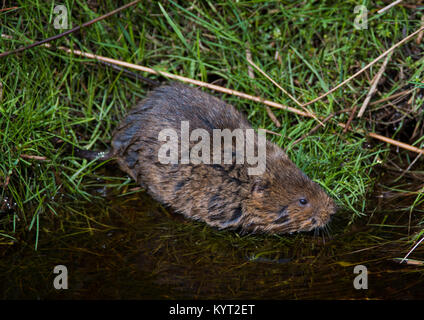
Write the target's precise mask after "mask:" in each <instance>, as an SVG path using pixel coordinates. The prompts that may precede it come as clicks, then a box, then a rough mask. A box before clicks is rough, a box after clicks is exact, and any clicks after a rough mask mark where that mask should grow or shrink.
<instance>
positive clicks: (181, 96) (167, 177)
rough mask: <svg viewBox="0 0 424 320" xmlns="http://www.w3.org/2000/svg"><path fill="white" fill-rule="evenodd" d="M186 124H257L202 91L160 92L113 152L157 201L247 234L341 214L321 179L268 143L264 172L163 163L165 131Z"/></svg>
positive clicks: (121, 132)
mask: <svg viewBox="0 0 424 320" xmlns="http://www.w3.org/2000/svg"><path fill="white" fill-rule="evenodd" d="M181 121H189V122H190V132H191V130H193V129H196V128H203V129H206V130H207V131H208V132H209V133H210V134H211V136H212V130H213V129H225V128H228V129H230V130H231V131H232V130H234V129H237V128H240V129H248V128H251V126H250V124H249V123H248V122H247V120H246V118H245V117H244V116H243V115H242V114H241V113H240V112H238V111H237V110H236V109H235V108H234V107H233V106H231V105H229V104H226V103H224V102H223V101H221V100H219V99H217V98H215V97H213V96H211V95H209V94H206V93H204V92H202V91H200V90H198V89H193V88H191V87H188V86H185V85H181V84H172V85H166V86H162V87H159V88H157V89H155V90H154V91H152V92H151V93H150V94H149V95H148V96H147V97H146V98H145V99H144V100H143V101H142V102H140V103H139V104H138V105H137V106H136V107H135V108H133V109H132V110H131V111H130V112H129V114H128V115H127V117H126V118H125V119H124V120H123V121H122V123H121V124H120V125H119V127H118V128H117V130H116V131H115V133H114V135H113V140H112V151H111V155H112V156H114V157H116V158H117V160H118V163H119V165H120V167H121V168H122V170H124V171H125V172H127V173H128V174H129V175H130V176H131V177H132V178H134V179H135V180H136V181H137V183H139V184H140V185H142V186H143V187H144V188H146V189H147V191H148V192H149V194H150V195H151V196H152V197H153V198H155V199H156V200H158V201H160V202H162V203H164V204H166V205H168V206H170V207H171V208H172V209H174V210H175V211H177V212H180V213H182V214H183V215H185V216H186V217H188V218H191V219H196V220H201V221H204V222H206V223H207V224H209V225H211V226H214V227H218V228H233V229H236V228H237V229H240V230H241V231H246V232H270V233H292V232H296V231H308V230H312V229H314V228H316V227H322V226H324V225H325V224H326V223H327V222H328V221H329V219H330V216H331V215H332V214H333V213H334V212H335V205H334V202H333V200H332V199H331V198H330V197H329V196H328V195H327V194H326V193H325V192H324V191H323V190H322V189H321V188H320V187H319V186H318V184H316V183H315V182H312V181H311V180H310V179H309V178H308V177H307V176H306V175H305V174H304V173H302V172H301V171H300V170H299V169H298V168H297V167H296V166H295V165H294V164H293V163H292V162H291V161H290V160H289V158H288V157H287V155H286V154H285V153H284V152H283V151H282V150H281V149H280V148H279V147H278V146H276V145H275V144H273V143H271V142H268V141H267V146H266V148H267V161H266V171H265V173H264V174H263V175H258V176H253V175H252V176H249V175H247V168H248V166H249V165H248V164H246V165H238V164H229V165H216V164H210V165H208V164H203V163H201V164H198V165H194V164H174V165H172V164H169V165H168V164H166V165H165V164H161V163H160V162H159V161H158V150H159V148H160V146H161V145H162V144H163V143H164V142H161V141H159V140H158V134H159V131H160V130H162V129H164V128H173V129H175V130H176V132H178V133H179V132H180V124H181ZM190 147H191V146H190ZM300 198H305V199H307V201H308V203H307V204H306V205H302V204H301V203H300V202H299V199H300Z"/></svg>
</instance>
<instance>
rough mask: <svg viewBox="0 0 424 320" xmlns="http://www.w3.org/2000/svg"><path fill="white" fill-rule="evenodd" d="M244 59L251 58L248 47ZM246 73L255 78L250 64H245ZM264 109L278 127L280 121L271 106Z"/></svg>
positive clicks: (249, 59)
mask: <svg viewBox="0 0 424 320" xmlns="http://www.w3.org/2000/svg"><path fill="white" fill-rule="evenodd" d="M246 59H247V61H251V60H252V53H251V52H250V50H249V48H247V49H246ZM247 74H248V76H249V78H250V79H255V73H254V72H253V69H252V66H250V65H248V66H247ZM256 94H257V93H256ZM265 109H266V113H267V114H268V116H269V118H270V119H271V121H272V122H274V124H275V125H276V127H277V128H280V127H281V123H280V121H278V119H277V117H276V116H275V114H274V112H272V110H271V108H270V107H269V106H265Z"/></svg>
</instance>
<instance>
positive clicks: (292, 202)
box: [244, 150, 336, 233]
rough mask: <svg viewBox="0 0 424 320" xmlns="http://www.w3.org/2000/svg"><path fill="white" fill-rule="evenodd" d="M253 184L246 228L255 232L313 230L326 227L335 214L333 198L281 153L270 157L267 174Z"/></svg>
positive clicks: (245, 209) (245, 206) (254, 179)
mask: <svg viewBox="0 0 424 320" xmlns="http://www.w3.org/2000/svg"><path fill="white" fill-rule="evenodd" d="M251 181H252V182H251V185H250V195H249V197H248V199H247V200H246V201H245V203H244V211H245V212H246V213H247V215H246V219H245V220H244V226H245V228H246V229H248V230H252V231H253V232H271V233H292V232H297V231H310V230H313V229H315V228H320V227H324V226H325V225H326V224H327V223H328V222H329V220H330V217H331V215H332V214H334V213H335V211H336V205H335V203H334V201H333V199H331V198H330V197H329V196H328V195H327V194H326V193H325V191H324V190H323V189H322V188H321V187H320V186H319V185H318V184H317V183H315V182H313V181H312V180H310V179H309V178H308V177H307V176H306V175H305V174H304V173H303V172H302V171H301V170H300V169H299V168H297V167H296V166H295V165H294V164H293V163H292V162H291V161H290V160H289V159H288V157H287V156H286V155H285V154H284V153H283V152H282V151H281V150H280V151H279V152H276V153H273V154H271V155H270V156H268V155H267V164H266V171H265V173H264V174H262V175H258V176H255V177H253V178H252V179H251Z"/></svg>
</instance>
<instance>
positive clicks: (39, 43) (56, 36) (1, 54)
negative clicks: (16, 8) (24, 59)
mask: <svg viewBox="0 0 424 320" xmlns="http://www.w3.org/2000/svg"><path fill="white" fill-rule="evenodd" d="M138 2H140V0H135V1H133V2H130V3H127V4H126V5H123V6H122V7H120V8H118V9H115V10H112V11H111V12H108V13H106V14H104V15H102V16H100V17H98V18H95V19H93V20H90V21H88V22H85V23H83V24H82V25H80V26H77V27H75V28H72V29H69V30H67V31H65V32H62V33H59V34H57V35H55V36H53V37H50V38H47V39H43V40H41V41H37V42H34V43H32V44H30V45H28V46H25V47H21V48H18V49H15V50H11V51H6V52H2V53H0V58H2V57H6V56H8V55H10V54H13V53H18V52H22V51H25V50H27V49H31V48H34V47H36V46H39V45H42V44H44V43H48V42H51V41H53V40H57V39H59V38H62V37H64V36H66V35H68V34H71V33H73V32H76V31H78V30H80V29H81V28H85V27H88V26H89V25H91V24H93V23H96V22H98V21H100V20H103V19H106V18H108V17H110V16H112V15H114V14H115V13H118V12H120V11H122V10H124V9H126V8H128V7H131V6H133V5H135V4H137V3H138Z"/></svg>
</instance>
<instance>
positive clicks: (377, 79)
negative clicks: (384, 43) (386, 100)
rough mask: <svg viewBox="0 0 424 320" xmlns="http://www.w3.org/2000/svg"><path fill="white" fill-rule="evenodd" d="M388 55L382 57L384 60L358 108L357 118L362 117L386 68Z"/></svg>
mask: <svg viewBox="0 0 424 320" xmlns="http://www.w3.org/2000/svg"><path fill="white" fill-rule="evenodd" d="M390 57H391V54H389V55H387V57H386V59H384V62H383V64H382V65H381V67H380V70H378V73H377V75H376V76H375V77H374V81H373V83H372V84H371V87H370V91H369V92H368V94H367V96H366V98H365V100H364V102H363V103H362V107H361V109H359V112H358V118H360V117H362V115H363V114H364V112H365V109H366V108H367V106H368V104H369V102H370V100H371V98H372V96H373V95H374V93H375V90H376V89H377V85H378V82H379V81H380V79H381V76H382V75H383V73H384V71H385V70H386V67H387V63H388V62H389V60H390Z"/></svg>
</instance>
